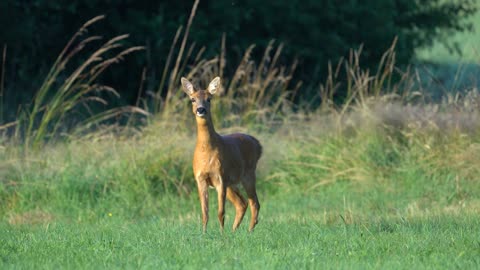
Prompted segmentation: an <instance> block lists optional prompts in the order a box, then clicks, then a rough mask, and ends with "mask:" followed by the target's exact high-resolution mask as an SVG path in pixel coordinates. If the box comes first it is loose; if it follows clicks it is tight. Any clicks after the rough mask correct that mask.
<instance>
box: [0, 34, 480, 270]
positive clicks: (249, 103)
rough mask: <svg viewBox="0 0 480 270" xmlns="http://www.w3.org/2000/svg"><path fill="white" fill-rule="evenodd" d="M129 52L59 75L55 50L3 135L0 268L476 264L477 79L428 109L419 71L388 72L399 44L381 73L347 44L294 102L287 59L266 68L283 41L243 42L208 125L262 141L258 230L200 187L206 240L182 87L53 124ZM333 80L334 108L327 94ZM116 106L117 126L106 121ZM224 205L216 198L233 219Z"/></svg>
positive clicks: (203, 68) (206, 66)
mask: <svg viewBox="0 0 480 270" xmlns="http://www.w3.org/2000/svg"><path fill="white" fill-rule="evenodd" d="M122 38H124V37H122ZM116 40H121V38H120V39H115V40H113V41H112V42H111V43H107V46H106V47H102V49H101V50H99V51H101V52H104V51H109V50H111V49H115V48H117V47H116V46H115V44H116V43H115V42H116ZM132 50H136V49H135V48H134V49H125V50H124V51H121V52H120V54H119V55H114V56H112V58H109V59H105V60H101V61H104V62H100V63H98V62H96V61H98V59H99V57H93V56H92V57H91V58H88V59H92V60H91V62H90V64H92V65H91V66H93V69H89V68H88V66H89V65H83V66H80V67H79V68H78V69H76V70H74V71H73V72H72V73H71V74H67V76H59V75H58V74H61V73H62V72H65V71H64V70H63V67H64V66H65V64H66V63H67V62H68V60H69V58H68V56H66V57H63V56H62V55H61V56H60V57H59V60H58V61H57V63H56V65H54V67H53V68H52V72H51V73H50V74H49V77H47V78H48V79H47V80H46V83H45V84H44V85H42V87H40V90H39V94H38V95H37V96H36V98H35V100H34V102H33V105H32V108H31V110H30V111H29V113H27V114H25V115H20V116H19V119H18V121H17V122H16V123H14V124H12V125H11V126H9V127H8V128H13V130H9V131H8V132H5V134H4V135H3V137H2V144H1V147H0V160H1V163H0V164H1V165H0V181H1V182H0V232H1V233H0V268H2V269H32V268H35V269H52V268H70V269H71V268H75V269H91V268H123V269H124V268H146V269H150V268H165V269H199V268H202V269H212V268H213V269H220V268H221V269H224V268H241V269H245V268H247V269H248V268H259V267H263V268H267V269H290V268H292V269H296V268H317V269H318V268H326V269H329V268H335V269H338V268H348V269H352V268H353V269H357V268H358V269H365V268H368V269H371V268H376V269H385V268H388V269H411V268H415V269H418V268H420V269H451V268H462V269H476V268H478V265H479V263H480V259H479V258H480V256H479V255H480V235H479V234H478V228H479V225H480V221H479V220H480V219H479V218H478V217H479V214H480V197H479V196H478V194H480V182H479V181H478V175H480V167H479V166H478V164H479V161H480V134H479V133H478V131H479V125H480V121H479V119H480V108H479V104H480V103H479V102H480V96H479V93H478V89H475V88H472V89H465V91H464V92H463V93H461V94H456V93H451V94H446V95H445V97H444V98H443V99H442V100H440V101H431V100H429V98H428V96H427V95H424V94H423V93H424V89H421V84H418V83H416V81H415V79H416V78H415V76H414V74H410V73H406V72H405V73H404V72H399V71H398V70H397V69H396V68H395V53H394V46H392V48H391V49H390V50H389V51H387V52H386V53H385V56H384V58H382V59H379V61H380V68H379V69H378V71H376V72H369V71H367V70H364V69H362V67H361V63H359V62H358V54H359V52H353V51H352V52H351V55H350V58H349V59H347V60H346V61H345V62H342V63H340V64H339V65H338V66H337V67H332V69H331V73H330V76H329V77H328V78H327V79H326V80H325V83H323V84H321V85H320V86H319V87H318V95H319V97H321V99H319V100H320V101H319V102H321V104H320V106H318V107H316V108H312V107H311V106H310V104H304V105H303V104H302V105H301V106H296V105H294V104H293V103H292V99H293V98H294V95H298V94H299V91H302V87H301V85H291V84H290V80H291V77H292V76H293V75H292V74H293V70H294V67H281V66H279V65H277V57H278V55H279V54H280V53H281V47H274V46H273V45H272V46H269V48H267V50H266V51H265V55H264V57H263V58H262V59H261V60H260V61H256V60H255V59H250V56H249V52H248V51H247V52H246V53H245V57H244V61H242V63H240V64H239V66H238V69H237V72H236V73H235V75H234V76H233V77H232V78H229V79H226V80H225V81H226V83H224V85H223V86H224V94H223V95H222V96H220V97H218V98H215V99H213V100H212V106H213V111H212V113H213V119H214V123H215V126H216V129H217V131H218V132H219V133H221V134H225V133H230V132H233V131H241V132H248V133H250V134H252V135H255V136H256V137H257V138H259V140H260V141H261V142H262V144H263V148H264V155H263V157H262V158H261V160H260V164H259V168H258V180H257V181H258V184H257V185H258V192H259V199H260V203H261V205H262V208H261V210H260V219H259V224H258V225H257V227H256V229H255V231H254V232H253V233H248V232H247V225H246V224H248V221H249V218H250V217H249V215H248V214H247V215H246V217H245V220H244V221H243V223H242V225H241V226H240V228H239V230H238V231H237V232H235V233H233V232H231V231H230V230H228V229H227V230H225V232H224V233H221V232H220V231H219V226H218V221H217V220H216V219H215V218H214V217H215V216H216V215H215V213H214V211H215V209H216V207H215V206H216V200H215V196H212V195H211V196H210V202H211V208H210V210H211V213H210V216H211V217H212V218H211V221H210V223H209V226H208V231H207V233H206V234H203V233H202V231H201V221H200V206H199V203H198V195H197V193H196V188H195V183H194V179H193V175H192V168H191V157H192V153H193V147H194V144H195V125H194V119H193V115H192V114H191V110H190V105H189V104H188V99H187V98H186V97H184V96H183V95H182V93H181V91H179V88H180V85H179V84H178V83H171V84H169V90H168V91H169V92H168V94H167V96H166V97H165V99H164V100H153V101H149V100H144V101H141V102H139V104H138V107H135V108H133V107H129V108H120V109H118V110H113V111H108V112H106V113H103V114H100V115H95V116H94V117H92V118H89V119H88V120H87V121H84V122H81V123H75V125H73V124H71V123H70V122H67V123H69V124H71V125H73V126H74V127H73V128H69V129H67V128H65V126H64V122H62V121H64V120H65V119H68V116H69V114H71V113H72V112H75V110H74V108H76V107H75V106H76V105H78V104H81V102H83V101H84V100H90V101H92V100H93V101H99V100H100V99H101V98H100V97H99V96H95V94H96V92H93V91H91V89H95V87H93V86H95V83H94V82H95V78H96V76H98V75H99V74H97V73H95V72H91V71H92V70H93V71H99V70H100V71H101V70H102V68H103V67H105V68H106V67H108V66H109V64H110V63H112V62H115V60H118V59H119V58H121V57H123V56H124V55H126V54H128V53H130V52H131V51H132ZM101 52H99V53H101ZM95 56H98V55H95ZM178 57H179V58H177V59H182V56H181V55H179V56H178ZM180 62H181V61H179V60H177V63H180ZM222 63H223V59H222V58H221V55H220V56H219V57H218V58H215V59H209V60H200V61H197V62H196V63H195V65H194V66H193V67H191V68H188V69H187V68H182V66H181V65H179V66H175V68H173V71H172V73H169V76H168V78H178V77H179V74H182V76H183V74H185V75H184V76H187V77H189V78H191V79H192V80H194V81H195V83H197V84H199V85H205V82H207V81H209V80H210V79H211V77H212V76H213V75H214V74H215V75H216V74H222V65H223V64H222ZM168 70H170V69H168ZM343 71H346V74H347V75H346V76H345V77H342V76H341V75H339V73H340V72H343ZM397 72H399V73H397ZM86 74H90V75H91V74H93V75H91V76H92V77H88V76H82V75H86ZM65 78H66V79H65ZM165 78H167V76H165ZM342 78H344V79H342ZM394 78H395V79H394ZM63 80H64V81H63ZM52 82H55V83H52ZM172 82H175V79H172ZM58 86H60V87H59V88H58ZM339 88H344V89H347V94H348V95H347V96H346V98H345V102H344V103H343V104H342V105H339V104H337V103H334V102H333V99H332V98H333V96H334V95H335V91H337V90H338V89H339ZM58 89H60V90H58ZM79 89H81V90H82V91H79ZM102 89H104V90H105V91H110V92H113V91H114V90H113V89H108V88H102ZM79 92H80V93H81V94H80V95H76V93H79ZM55 93H61V94H58V95H56V94H55ZM85 97H88V98H85ZM125 114H127V115H128V116H129V117H130V118H128V121H127V122H126V124H122V125H119V124H114V123H112V122H111V121H110V122H106V123H105V122H102V121H101V120H105V119H107V118H108V119H111V117H112V116H118V115H125ZM138 122H141V123H143V124H141V125H140V124H134V123H138ZM130 123H132V124H130ZM6 128H7V127H6ZM210 192H211V194H213V192H214V191H213V190H211V191H210ZM233 215H234V209H233V207H232V206H231V205H230V204H228V203H227V210H226V226H227V228H229V227H230V226H231V224H232V222H233Z"/></svg>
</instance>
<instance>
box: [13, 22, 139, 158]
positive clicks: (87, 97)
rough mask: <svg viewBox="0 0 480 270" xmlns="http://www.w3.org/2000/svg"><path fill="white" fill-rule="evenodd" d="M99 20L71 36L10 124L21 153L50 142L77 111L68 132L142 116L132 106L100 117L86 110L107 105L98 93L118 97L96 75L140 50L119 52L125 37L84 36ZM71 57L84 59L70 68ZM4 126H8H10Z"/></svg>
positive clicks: (99, 114) (109, 111) (125, 49)
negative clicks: (123, 117) (80, 114)
mask: <svg viewBox="0 0 480 270" xmlns="http://www.w3.org/2000/svg"><path fill="white" fill-rule="evenodd" d="M102 19H104V16H98V17H95V18H93V19H91V20H89V21H88V22H86V23H85V24H84V25H83V26H82V27H81V28H80V29H79V30H78V31H77V32H76V33H75V34H74V35H73V36H72V38H71V39H70V40H69V41H68V42H67V45H66V46H65V47H64V49H63V51H62V52H61V53H60V54H59V56H58V57H57V59H56V61H55V63H54V64H53V66H52V67H51V69H50V71H49V73H48V74H47V75H46V77H45V79H44V81H43V83H42V84H41V86H40V87H39V89H38V91H37V92H36V94H35V97H34V98H33V101H32V104H31V105H30V106H27V107H26V108H25V109H24V110H23V111H22V112H21V113H20V115H19V116H18V119H17V121H16V122H15V123H13V124H12V125H15V131H14V134H13V138H16V139H17V140H18V141H19V142H22V145H23V147H24V150H25V151H26V152H28V151H30V150H38V149H40V148H41V147H42V146H43V145H44V144H45V143H47V142H48V141H49V140H51V139H54V138H58V134H59V133H60V131H64V130H65V127H67V126H68V121H72V119H73V118H72V117H71V115H70V118H69V114H71V113H72V112H74V111H78V110H80V107H81V108H82V109H83V111H85V112H86V116H83V118H84V119H82V121H81V123H76V128H78V129H76V130H68V131H67V132H78V131H79V130H82V129H85V128H88V127H89V126H91V125H95V124H96V123H99V122H101V121H102V120H105V119H108V118H111V117H114V116H116V115H119V114H122V113H144V114H145V112H144V111H143V110H141V109H139V108H137V107H122V108H114V109H110V110H106V111H103V112H100V113H98V112H95V113H93V112H92V110H91V109H90V106H91V104H92V103H97V104H103V105H106V104H107V101H106V100H105V99H104V98H102V94H103V93H107V94H108V95H113V96H119V95H118V93H117V92H116V91H115V89H113V88H111V87H109V86H107V85H102V84H100V83H98V78H99V76H101V74H102V73H103V72H104V71H105V70H106V69H108V68H109V67H110V66H112V65H114V64H118V63H119V62H121V61H122V60H123V58H124V57H125V56H127V55H129V54H131V53H134V52H136V51H139V50H142V49H143V48H142V47H129V48H122V47H123V45H122V41H123V40H125V39H127V38H128V35H120V36H116V37H113V38H111V39H109V40H107V41H106V42H104V43H101V44H100V45H96V44H98V42H100V41H101V40H102V37H100V36H95V35H88V34H87V33H88V28H89V27H90V26H91V25H92V24H94V23H97V22H98V21H100V20H102ZM87 46H98V47H97V49H94V50H93V52H90V51H87V50H86V49H85V48H86V47H87ZM82 54H83V55H82ZM76 58H84V59H83V60H82V61H80V62H79V64H78V65H77V66H76V67H74V68H72V67H71V65H72V62H75V60H77V59H76ZM12 125H10V126H12ZM5 127H6V128H8V127H9V125H7V126H5Z"/></svg>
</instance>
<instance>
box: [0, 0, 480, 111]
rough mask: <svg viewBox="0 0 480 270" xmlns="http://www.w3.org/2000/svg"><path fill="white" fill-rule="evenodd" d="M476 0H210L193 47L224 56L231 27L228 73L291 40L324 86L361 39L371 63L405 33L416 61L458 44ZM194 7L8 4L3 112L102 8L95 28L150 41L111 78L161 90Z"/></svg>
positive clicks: (0, 26)
mask: <svg viewBox="0 0 480 270" xmlns="http://www.w3.org/2000/svg"><path fill="white" fill-rule="evenodd" d="M475 5H476V3H475V1H474V0H457V1H441V0H367V1H354V0H349V1H347V0H344V1H336V0H321V1H318V0H306V1H305V0H304V1H300V0H289V1H259V0H244V1H236V0H232V1H211V0H210V1H207V0H204V1H201V2H200V5H199V7H198V11H197V14H196V17H195V19H194V22H193V25H192V28H191V31H190V38H189V41H190V42H196V44H197V45H196V47H195V50H194V53H196V52H198V50H199V49H200V47H202V46H206V51H205V54H204V55H203V56H204V57H212V56H213V55H217V54H219V51H220V44H221V38H222V35H223V34H224V33H225V35H226V53H227V60H228V61H227V66H226V72H227V73H226V75H227V76H228V75H229V74H231V73H232V72H233V70H234V69H235V67H236V66H237V64H238V62H239V59H240V57H241V56H242V54H243V52H244V50H245V49H246V48H247V47H248V46H249V45H251V44H256V45H257V47H260V48H262V47H263V48H264V47H266V45H267V43H268V42H269V41H270V40H271V39H276V40H277V41H278V42H283V43H285V45H286V46H285V49H284V52H283V59H282V61H284V62H291V61H292V60H293V58H295V57H298V58H299V59H300V66H299V70H298V71H297V78H299V79H302V80H304V81H305V82H306V83H307V84H311V85H315V84H316V83H317V82H318V81H323V79H322V78H323V75H325V73H326V67H327V63H328V61H332V62H336V61H338V59H339V58H340V57H343V56H346V55H347V54H348V50H349V49H350V48H358V47H359V46H360V45H361V44H363V48H364V49H363V53H362V59H361V60H362V63H364V64H365V65H366V66H368V67H374V66H375V64H376V63H377V62H378V60H379V59H380V57H381V55H382V54H383V52H384V51H385V50H386V49H387V48H388V47H389V46H390V45H391V43H392V41H393V39H394V38H395V37H396V36H398V38H399V41H398V45H397V54H398V57H397V59H398V61H399V63H400V64H406V63H408V62H409V61H410V60H411V59H412V56H413V53H414V49H415V48H418V47H423V46H428V45H431V44H432V42H433V41H434V40H436V39H439V40H440V41H441V42H444V43H445V44H449V42H448V35H449V34H451V33H452V32H453V31H457V30H460V31H462V30H466V29H468V27H469V25H468V24H467V23H466V22H465V21H462V20H461V19H463V18H465V17H467V16H469V15H471V14H473V13H474V12H475V11H476V8H477V7H476V6H475ZM191 6H192V1H146V0H138V1H131V0H111V1H98V0H82V1H80V0H72V1H68V2H65V1H60V0H35V1H14V0H3V1H0V46H1V47H2V48H3V46H4V45H6V46H7V59H6V60H7V61H6V79H5V85H6V93H5V98H4V104H2V106H3V107H2V109H4V110H6V111H8V115H7V118H8V117H9V118H10V119H12V118H14V117H15V116H16V112H17V109H18V106H19V104H25V103H27V102H29V101H31V99H32V97H33V93H35V92H36V91H37V89H38V85H39V82H40V81H41V79H42V78H44V77H45V75H46V73H47V71H48V70H49V68H50V67H51V65H52V63H53V62H54V60H55V58H56V56H57V55H58V54H59V52H60V51H61V49H62V48H63V47H64V45H65V43H66V42H67V40H68V39H69V37H70V36H71V35H72V34H73V33H74V32H75V31H76V30H77V29H78V27H80V26H81V25H82V24H83V23H84V22H85V21H87V20H88V19H91V18H93V17H94V16H96V15H99V14H105V15H106V16H107V19H106V20H105V21H104V22H102V23H100V24H97V25H95V27H94V29H93V31H94V32H95V33H96V34H99V35H104V36H105V38H108V37H112V36H115V35H119V34H124V33H129V34H130V35H131V37H130V38H129V39H128V41H125V43H126V45H143V46H146V48H147V49H146V50H145V52H144V53H138V54H136V55H134V56H129V57H127V58H126V59H125V61H126V63H123V64H122V65H120V66H118V67H116V68H115V69H113V70H110V71H108V72H106V73H105V74H104V76H103V77H102V80H104V81H105V83H106V84H108V85H111V86H113V87H115V88H116V89H117V90H118V91H119V92H120V93H121V94H122V97H123V100H122V101H123V102H124V103H129V104H133V103H134V102H135V101H136V99H137V94H138V89H139V85H140V84H141V74H142V70H143V68H146V75H147V76H146V81H145V82H144V87H143V88H144V91H143V96H145V95H146V94H145V93H148V91H151V92H156V90H157V88H158V83H159V80H160V77H161V74H162V71H163V67H164V63H165V60H166V57H167V55H168V51H169V48H170V45H171V44H172V40H173V37H174V35H175V32H176V31H177V28H178V27H179V26H180V25H185V24H186V21H187V19H188V16H189V14H190V9H191ZM190 44H191V43H190ZM449 45H450V46H451V47H452V48H454V44H449ZM255 53H257V54H261V53H263V50H262V49H257V50H255V51H254V54H255ZM78 61H82V59H78ZM67 68H68V67H67ZM169 68H171V67H169ZM227 78H228V77H227ZM311 94H312V93H310V94H307V93H305V92H304V95H311ZM303 98H310V96H303Z"/></svg>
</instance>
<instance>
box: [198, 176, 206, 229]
mask: <svg viewBox="0 0 480 270" xmlns="http://www.w3.org/2000/svg"><path fill="white" fill-rule="evenodd" d="M197 188H198V196H199V197H200V206H201V207H202V224H203V232H204V233H205V232H206V231H207V223H208V184H207V181H205V180H197Z"/></svg>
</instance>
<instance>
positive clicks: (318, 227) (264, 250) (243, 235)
mask: <svg viewBox="0 0 480 270" xmlns="http://www.w3.org/2000/svg"><path fill="white" fill-rule="evenodd" d="M291 199H293V200H295V199H301V200H303V201H304V202H305V203H306V201H310V202H311V203H313V204H316V202H315V200H314V198H309V199H307V200H305V199H304V198H303V199H302V197H301V196H298V195H294V198H291ZM276 203H279V204H284V202H283V200H278V201H275V200H274V201H271V202H270V209H271V208H272V207H273V205H274V204H276ZM297 207H308V204H304V205H302V204H296V205H295V207H292V206H288V209H289V210H290V211H293V208H297ZM180 212H182V211H181V210H180ZM274 212H276V211H274ZM322 219H323V217H322V214H321V213H313V212H312V211H307V213H305V215H302V216H298V217H289V215H288V214H286V213H283V214H281V213H275V215H272V214H271V212H270V211H269V208H268V207H267V208H266V209H265V211H264V212H263V218H262V220H261V224H260V225H259V226H258V228H257V229H256V231H255V232H254V233H252V234H250V233H247V232H246V227H245V226H243V227H242V228H241V229H240V231H238V232H236V233H231V232H225V233H224V234H220V233H219V232H218V231H217V230H215V228H211V230H210V232H208V233H207V234H205V235H203V234H201V233H200V226H198V225H199V224H198V223H196V222H194V220H189V221H185V220H179V219H176V218H162V217H157V218H151V219H148V220H138V221H127V222H126V221H125V220H123V219H120V218H115V217H112V218H103V219H100V220H99V221H98V222H95V223H93V224H90V223H88V224H84V223H81V224H78V223H77V224H75V223H74V224H68V223H67V224H65V223H60V224H58V223H57V224H51V225H43V226H34V227H25V226H21V227H17V226H11V225H1V226H0V228H1V230H2V232H3V233H2V234H1V235H0V242H1V243H2V245H1V246H0V258H1V260H0V267H1V268H2V269H10V268H15V269H32V268H35V269H58V268H62V269H65V268H66V269H72V268H74V269H92V268H94V269H98V268H107V269H111V268H121V269H125V268H135V269H145V268H146V269H151V268H160V269H199V268H201V269H225V268H228V269H231V268H239V269H252V268H262V269H298V268H303V269H304V268H326V269H332V268H335V269H338V268H348V269H365V268H368V269H371V268H374V269H386V268H387V269H412V268H413V269H452V268H461V269H475V268H478V265H479V263H480V259H479V258H480V256H479V255H480V238H479V236H478V226H479V225H480V222H479V219H478V216H471V215H458V216H431V217H425V218H412V219H409V218H407V219H400V218H397V219H382V218H381V217H375V218H373V220H372V221H366V222H358V223H355V224H342V223H341V222H338V223H336V224H324V223H323V222H321V221H320V220H322ZM338 219H340V217H338ZM375 219H376V221H375ZM212 225H217V224H212ZM211 227H216V226H211Z"/></svg>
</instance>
